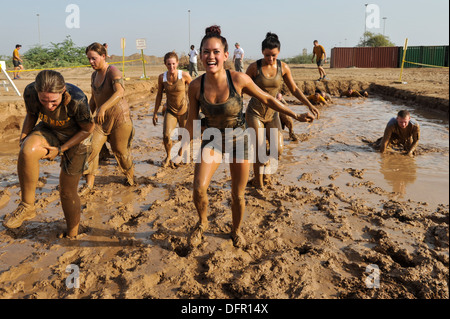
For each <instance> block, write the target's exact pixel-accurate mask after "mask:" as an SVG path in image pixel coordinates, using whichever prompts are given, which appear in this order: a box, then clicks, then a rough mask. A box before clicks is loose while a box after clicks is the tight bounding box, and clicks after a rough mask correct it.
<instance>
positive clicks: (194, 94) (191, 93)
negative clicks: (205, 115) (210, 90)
mask: <svg viewBox="0 0 450 319" xmlns="http://www.w3.org/2000/svg"><path fill="white" fill-rule="evenodd" d="M199 79H201V78H197V80H194V81H192V83H191V84H190V85H189V89H188V97H189V108H188V119H187V122H186V126H185V128H186V130H187V131H188V132H189V136H190V140H192V138H193V135H194V120H197V119H198V113H199V105H198V99H199V94H200V80H199Z"/></svg>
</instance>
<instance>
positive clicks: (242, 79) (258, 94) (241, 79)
mask: <svg viewBox="0 0 450 319" xmlns="http://www.w3.org/2000/svg"><path fill="white" fill-rule="evenodd" d="M235 73H236V72H233V73H232V74H233V83H234V82H235V81H234V80H235V79H236V80H237V81H236V83H237V84H238V86H240V87H241V89H242V92H243V93H245V94H248V95H250V96H253V97H254V98H256V99H258V100H259V101H260V102H261V103H263V104H265V105H267V106H268V107H270V108H271V109H273V110H275V111H277V112H280V113H283V114H286V115H288V116H290V117H292V118H294V119H296V120H297V121H300V122H312V121H313V120H314V116H313V115H312V114H310V113H303V114H296V113H295V112H294V111H292V110H291V109H290V108H289V107H286V106H285V105H283V103H281V102H280V101H278V100H277V99H276V98H274V97H273V96H271V95H270V94H268V93H266V92H264V91H263V90H261V89H260V88H259V87H258V86H257V85H256V84H255V83H254V82H253V81H252V79H251V78H250V77H249V76H248V75H247V74H242V73H241V74H240V75H236V74H235Z"/></svg>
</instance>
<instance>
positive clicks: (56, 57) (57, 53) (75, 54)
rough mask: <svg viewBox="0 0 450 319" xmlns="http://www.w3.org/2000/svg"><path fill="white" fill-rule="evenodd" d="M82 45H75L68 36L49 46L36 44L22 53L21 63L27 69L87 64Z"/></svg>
mask: <svg viewBox="0 0 450 319" xmlns="http://www.w3.org/2000/svg"><path fill="white" fill-rule="evenodd" d="M85 50H86V49H85V48H84V47H76V46H75V43H74V42H73V41H72V38H71V37H70V36H67V37H66V39H65V40H64V41H63V42H61V43H53V42H51V45H50V47H49V48H45V47H42V46H36V47H33V48H31V49H30V50H28V51H27V52H26V53H25V54H24V55H23V58H24V59H23V64H24V67H25V68H27V69H37V68H39V69H42V68H58V67H68V66H77V65H87V64H88V60H87V58H86V53H85Z"/></svg>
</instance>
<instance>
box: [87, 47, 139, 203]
mask: <svg viewBox="0 0 450 319" xmlns="http://www.w3.org/2000/svg"><path fill="white" fill-rule="evenodd" d="M86 56H87V58H88V59H89V63H90V64H91V66H92V68H93V69H94V70H95V71H94V73H92V77H91V88H92V97H91V99H90V101H89V105H90V107H91V111H92V113H93V114H94V119H95V130H94V134H93V136H92V154H91V155H90V156H89V168H88V170H86V171H85V172H84V174H85V175H86V184H85V185H84V186H83V188H82V189H81V192H80V194H82V195H84V194H86V193H88V192H89V191H91V190H92V189H93V187H94V182H95V174H96V173H97V169H98V161H99V153H100V151H101V149H102V147H103V145H104V144H105V142H106V141H108V142H109V143H110V145H111V149H112V151H113V153H114V156H115V158H116V160H117V163H118V164H119V167H120V169H121V171H122V172H123V174H124V175H125V176H126V181H125V184H126V185H130V186H132V185H134V165H133V159H132V157H131V151H130V149H131V140H132V139H133V135H134V128H133V122H132V121H131V117H130V109H129V106H128V103H127V100H126V99H125V98H124V91H125V90H124V86H123V79H122V73H121V72H120V71H119V69H117V68H116V67H115V66H112V65H109V64H108V62H106V49H105V47H104V46H103V45H101V44H100V43H96V42H95V43H92V44H91V45H89V46H88V47H87V48H86Z"/></svg>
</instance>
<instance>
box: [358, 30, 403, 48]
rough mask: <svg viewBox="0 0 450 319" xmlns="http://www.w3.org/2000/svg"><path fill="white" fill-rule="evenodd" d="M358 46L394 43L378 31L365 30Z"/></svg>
mask: <svg viewBox="0 0 450 319" xmlns="http://www.w3.org/2000/svg"><path fill="white" fill-rule="evenodd" d="M357 46H358V47H394V46H395V44H394V43H392V42H391V41H390V40H389V37H387V36H385V35H382V34H380V33H378V34H375V33H372V32H369V31H367V32H365V33H364V36H363V37H362V38H361V39H360V41H359V44H358V45H357Z"/></svg>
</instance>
